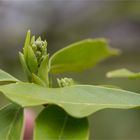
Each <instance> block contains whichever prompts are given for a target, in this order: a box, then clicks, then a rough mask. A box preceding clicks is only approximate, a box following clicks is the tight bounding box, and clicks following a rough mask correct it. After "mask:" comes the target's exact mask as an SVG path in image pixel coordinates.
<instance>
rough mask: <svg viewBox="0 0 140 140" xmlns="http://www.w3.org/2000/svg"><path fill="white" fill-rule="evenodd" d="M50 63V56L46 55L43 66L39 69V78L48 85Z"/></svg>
mask: <svg viewBox="0 0 140 140" xmlns="http://www.w3.org/2000/svg"><path fill="white" fill-rule="evenodd" d="M48 61H49V55H46V56H45V57H44V59H43V61H42V62H41V65H40V67H39V69H38V76H39V77H40V78H41V79H42V80H43V81H45V83H46V84H47V85H49V82H48Z"/></svg>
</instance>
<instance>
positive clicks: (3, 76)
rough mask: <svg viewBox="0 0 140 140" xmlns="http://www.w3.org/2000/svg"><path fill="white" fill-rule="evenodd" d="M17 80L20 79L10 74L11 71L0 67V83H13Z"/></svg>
mask: <svg viewBox="0 0 140 140" xmlns="http://www.w3.org/2000/svg"><path fill="white" fill-rule="evenodd" d="M17 81H19V80H18V79H16V78H15V77H13V76H12V75H10V74H9V73H7V72H5V71H3V70H1V69H0V84H4V83H12V82H17Z"/></svg>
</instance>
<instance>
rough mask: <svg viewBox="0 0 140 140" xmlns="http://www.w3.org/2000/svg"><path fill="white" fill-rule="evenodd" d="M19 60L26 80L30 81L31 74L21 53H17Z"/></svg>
mask: <svg viewBox="0 0 140 140" xmlns="http://www.w3.org/2000/svg"><path fill="white" fill-rule="evenodd" d="M19 59H20V63H21V65H22V68H23V70H24V72H25V74H26V75H27V78H28V80H30V79H31V78H32V74H31V72H30V70H29V69H28V66H27V65H26V62H25V58H24V55H23V54H22V53H21V52H19Z"/></svg>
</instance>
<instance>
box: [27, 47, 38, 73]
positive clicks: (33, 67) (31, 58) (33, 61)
mask: <svg viewBox="0 0 140 140" xmlns="http://www.w3.org/2000/svg"><path fill="white" fill-rule="evenodd" d="M27 50H28V53H27V61H26V63H27V65H28V67H29V69H30V71H31V72H36V71H37V68H38V62H37V58H36V56H35V54H34V51H33V49H32V47H31V46H28V47H27Z"/></svg>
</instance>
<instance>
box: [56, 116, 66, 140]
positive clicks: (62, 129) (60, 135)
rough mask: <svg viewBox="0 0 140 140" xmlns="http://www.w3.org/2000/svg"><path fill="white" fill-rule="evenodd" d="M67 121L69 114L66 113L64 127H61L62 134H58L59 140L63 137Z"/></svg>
mask: <svg viewBox="0 0 140 140" xmlns="http://www.w3.org/2000/svg"><path fill="white" fill-rule="evenodd" d="M67 121H68V115H67V114H65V118H64V122H63V126H62V128H61V130H60V134H59V136H58V140H61V138H62V136H63V132H64V129H65V126H66V124H67Z"/></svg>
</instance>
